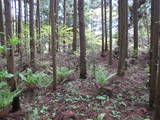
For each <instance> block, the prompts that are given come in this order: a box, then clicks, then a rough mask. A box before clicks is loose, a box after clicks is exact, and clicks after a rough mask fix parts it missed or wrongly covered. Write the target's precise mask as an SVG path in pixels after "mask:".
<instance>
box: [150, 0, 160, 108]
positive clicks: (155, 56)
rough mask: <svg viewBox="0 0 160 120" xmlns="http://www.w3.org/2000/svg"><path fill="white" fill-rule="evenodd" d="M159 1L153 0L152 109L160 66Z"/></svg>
mask: <svg viewBox="0 0 160 120" xmlns="http://www.w3.org/2000/svg"><path fill="white" fill-rule="evenodd" d="M157 3H159V0H152V3H151V4H152V12H151V14H152V15H151V76H150V77H151V78H150V108H151V109H152V108H154V104H155V93H156V91H155V90H156V79H157V64H158V44H159V26H158V23H159V4H157Z"/></svg>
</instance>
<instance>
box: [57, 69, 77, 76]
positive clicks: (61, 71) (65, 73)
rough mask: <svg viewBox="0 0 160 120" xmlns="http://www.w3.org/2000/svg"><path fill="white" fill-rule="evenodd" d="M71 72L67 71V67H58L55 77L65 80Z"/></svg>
mask: <svg viewBox="0 0 160 120" xmlns="http://www.w3.org/2000/svg"><path fill="white" fill-rule="evenodd" d="M73 72H74V70H69V69H68V68H67V67H59V68H58V71H57V75H58V77H59V78H65V77H67V76H69V75H71V74H72V73H73Z"/></svg>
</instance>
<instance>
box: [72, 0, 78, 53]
mask: <svg viewBox="0 0 160 120" xmlns="http://www.w3.org/2000/svg"><path fill="white" fill-rule="evenodd" d="M73 4H74V15H73V43H72V50H73V51H76V50H77V0H74V3H73Z"/></svg>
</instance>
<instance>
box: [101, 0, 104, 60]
mask: <svg viewBox="0 0 160 120" xmlns="http://www.w3.org/2000/svg"><path fill="white" fill-rule="evenodd" d="M101 17H102V18H101V24H102V53H101V56H102V57H104V56H105V55H104V54H105V53H104V52H105V44H104V0H101Z"/></svg>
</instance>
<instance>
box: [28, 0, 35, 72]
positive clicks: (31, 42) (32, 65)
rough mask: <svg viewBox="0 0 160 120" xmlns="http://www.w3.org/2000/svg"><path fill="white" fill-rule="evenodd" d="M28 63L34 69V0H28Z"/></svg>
mask: <svg viewBox="0 0 160 120" xmlns="http://www.w3.org/2000/svg"><path fill="white" fill-rule="evenodd" d="M29 8H30V9H29V19H30V24H29V29H30V65H31V67H32V69H33V70H35V34H34V0H30V1H29Z"/></svg>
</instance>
